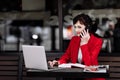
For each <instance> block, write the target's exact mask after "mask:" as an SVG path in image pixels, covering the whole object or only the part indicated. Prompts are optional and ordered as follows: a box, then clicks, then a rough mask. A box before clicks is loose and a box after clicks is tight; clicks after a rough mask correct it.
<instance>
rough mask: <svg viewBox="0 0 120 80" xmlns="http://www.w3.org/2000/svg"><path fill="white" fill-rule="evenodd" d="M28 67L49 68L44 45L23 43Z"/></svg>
mask: <svg viewBox="0 0 120 80" xmlns="http://www.w3.org/2000/svg"><path fill="white" fill-rule="evenodd" d="M22 49H23V57H24V62H25V67H26V68H31V69H41V70H48V66H47V60H46V54H45V48H44V46H34V45H22Z"/></svg>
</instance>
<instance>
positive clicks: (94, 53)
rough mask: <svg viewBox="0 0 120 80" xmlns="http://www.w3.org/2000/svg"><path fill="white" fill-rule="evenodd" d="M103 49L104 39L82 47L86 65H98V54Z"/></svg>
mask: <svg viewBox="0 0 120 80" xmlns="http://www.w3.org/2000/svg"><path fill="white" fill-rule="evenodd" d="M101 47H102V39H95V40H92V45H89V43H88V44H85V45H82V46H81V50H82V53H83V61H84V64H85V65H98V61H97V59H98V54H99V52H100V49H101Z"/></svg>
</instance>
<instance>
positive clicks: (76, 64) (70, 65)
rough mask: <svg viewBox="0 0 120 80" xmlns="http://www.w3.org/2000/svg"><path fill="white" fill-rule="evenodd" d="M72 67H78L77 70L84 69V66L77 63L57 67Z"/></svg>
mask: <svg viewBox="0 0 120 80" xmlns="http://www.w3.org/2000/svg"><path fill="white" fill-rule="evenodd" d="M72 66H74V67H78V68H85V65H83V64H79V63H66V64H60V65H59V66H58V67H62V68H71V67H72Z"/></svg>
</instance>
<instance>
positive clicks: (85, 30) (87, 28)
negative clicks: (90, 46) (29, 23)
mask: <svg viewBox="0 0 120 80" xmlns="http://www.w3.org/2000/svg"><path fill="white" fill-rule="evenodd" d="M87 29H88V28H85V31H86V32H87ZM81 34H83V33H81ZM80 38H82V36H81V35H80Z"/></svg>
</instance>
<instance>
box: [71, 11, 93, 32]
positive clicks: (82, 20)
mask: <svg viewBox="0 0 120 80" xmlns="http://www.w3.org/2000/svg"><path fill="white" fill-rule="evenodd" d="M77 21H79V22H80V23H81V24H84V25H85V26H86V28H87V29H89V32H91V27H92V23H93V22H92V19H91V18H90V17H89V16H88V15H86V14H83V13H82V14H79V15H77V16H75V17H74V18H73V24H75V23H76V22H77Z"/></svg>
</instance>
